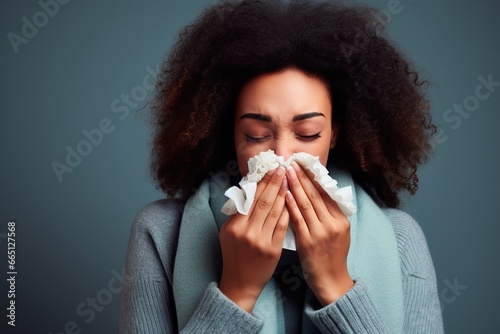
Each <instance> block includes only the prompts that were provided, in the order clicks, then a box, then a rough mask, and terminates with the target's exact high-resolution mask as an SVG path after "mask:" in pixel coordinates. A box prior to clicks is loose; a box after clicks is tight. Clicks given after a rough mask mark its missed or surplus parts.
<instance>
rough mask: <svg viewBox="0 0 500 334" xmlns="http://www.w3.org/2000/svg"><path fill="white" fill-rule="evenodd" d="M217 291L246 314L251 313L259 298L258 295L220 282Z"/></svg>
mask: <svg viewBox="0 0 500 334" xmlns="http://www.w3.org/2000/svg"><path fill="white" fill-rule="evenodd" d="M219 290H220V291H221V292H222V293H223V294H224V295H225V296H226V297H227V298H228V299H230V300H231V301H232V302H233V303H235V304H236V305H238V306H239V307H240V308H242V309H243V310H245V311H247V312H248V313H252V310H253V308H254V306H255V303H256V302H257V298H258V297H259V294H258V293H250V292H247V291H245V290H244V289H240V288H234V287H232V286H229V285H227V284H225V283H224V282H223V281H222V280H221V282H220V283H219Z"/></svg>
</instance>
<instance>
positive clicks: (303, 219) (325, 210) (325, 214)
mask: <svg viewBox="0 0 500 334" xmlns="http://www.w3.org/2000/svg"><path fill="white" fill-rule="evenodd" d="M287 180H288V186H289V188H290V191H291V192H288V193H287V195H286V206H287V208H288V211H289V213H290V217H291V219H292V223H293V226H294V229H295V235H296V244H297V251H298V253H299V258H300V263H301V267H302V272H303V274H304V278H305V280H306V282H307V284H308V285H309V287H310V288H311V290H312V291H313V292H314V294H315V296H316V298H318V300H319V301H320V303H321V304H322V305H323V306H326V305H328V304H330V303H332V302H334V301H335V300H337V299H338V298H340V297H341V296H342V295H343V294H345V293H346V292H347V291H348V290H349V289H350V288H352V286H353V285H354V282H353V280H352V279H351V277H350V275H349V272H348V270H347V254H348V252H349V245H350V243H351V239H350V223H349V221H348V220H347V217H346V216H345V215H344V214H343V213H342V211H341V210H340V209H339V207H338V205H337V203H336V202H335V201H334V200H332V199H331V198H330V196H329V195H328V194H327V193H326V192H325V191H324V190H323V188H322V187H321V186H320V185H319V184H317V182H315V181H314V179H313V178H312V174H311V175H308V174H306V172H305V171H304V170H303V169H302V168H301V167H300V166H299V165H298V164H297V163H296V162H294V163H292V167H290V168H289V169H288V170H287Z"/></svg>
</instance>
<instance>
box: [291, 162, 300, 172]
mask: <svg viewBox="0 0 500 334" xmlns="http://www.w3.org/2000/svg"><path fill="white" fill-rule="evenodd" d="M292 166H293V168H294V169H295V170H296V171H297V172H298V171H299V170H300V167H299V164H298V163H296V162H295V161H294V162H292Z"/></svg>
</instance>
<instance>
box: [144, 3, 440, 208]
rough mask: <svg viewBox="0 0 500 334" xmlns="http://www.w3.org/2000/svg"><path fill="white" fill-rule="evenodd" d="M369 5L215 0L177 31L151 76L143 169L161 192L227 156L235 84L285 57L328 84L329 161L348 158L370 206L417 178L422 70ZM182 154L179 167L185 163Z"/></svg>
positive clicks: (423, 136)
mask: <svg viewBox="0 0 500 334" xmlns="http://www.w3.org/2000/svg"><path fill="white" fill-rule="evenodd" d="M380 17H381V16H380V15H379V12H378V11H376V10H374V9H371V8H367V7H359V6H350V5H345V4H340V3H335V2H327V3H326V2H325V3H318V2H313V1H293V0H292V1H287V2H284V1H278V0H276V1H273V0H269V1H248V0H239V1H229V2H228V1H225V2H218V3H216V4H214V5H212V6H210V7H208V8H206V9H205V10H204V11H203V12H202V13H201V15H200V16H199V17H198V18H197V19H196V20H195V21H194V22H193V24H191V25H188V26H187V27H186V28H185V30H184V31H183V32H182V33H181V34H180V38H179V40H178V42H177V43H176V44H175V45H174V47H173V49H172V51H171V53H170V55H169V57H168V58H167V60H166V61H165V63H164V65H163V68H162V70H161V73H160V74H159V76H158V82H157V95H156V98H155V101H154V105H153V112H154V115H153V117H154V118H153V125H154V129H155V132H154V140H153V149H152V161H151V169H152V174H153V175H154V178H155V181H156V183H157V187H159V188H161V189H162V190H163V191H164V192H165V193H166V194H167V195H168V196H179V197H182V198H184V199H185V198H187V197H188V196H190V194H191V193H192V192H193V190H194V189H196V187H198V186H199V185H200V184H201V182H202V181H203V179H205V178H206V177H208V175H209V173H210V172H216V171H218V170H223V169H224V167H225V166H226V164H227V163H228V162H229V161H234V160H236V153H235V148H234V143H233V121H234V115H233V114H234V108H235V102H236V99H237V96H238V94H239V91H240V89H241V87H242V86H243V85H244V83H245V82H247V81H248V80H250V79H252V78H255V77H257V76H259V75H261V74H265V73H271V72H277V71H280V70H283V69H286V68H290V67H295V68H298V69H300V70H302V71H303V72H304V73H307V74H309V75H312V76H315V77H317V78H320V79H321V80H323V81H324V82H325V83H327V85H328V86H329V87H328V88H329V91H330V95H331V100H332V105H333V106H334V108H333V109H334V112H333V118H334V122H338V123H339V124H340V126H341V133H340V134H339V138H338V141H337V144H336V146H335V148H334V149H333V150H332V151H331V152H330V154H329V163H330V162H335V164H336V165H340V167H344V168H347V169H348V170H349V171H350V172H351V174H352V176H353V179H354V180H355V181H356V182H357V183H358V184H360V185H361V186H362V187H363V188H364V189H365V190H366V191H367V192H368V193H369V194H370V195H371V196H372V197H373V198H374V199H375V200H376V201H377V203H379V205H381V206H385V207H398V206H399V205H400V195H401V191H402V190H406V191H408V192H409V193H410V194H414V193H415V192H416V190H417V188H418V177H417V175H416V171H417V167H418V166H419V165H421V164H422V163H424V162H426V161H427V159H428V158H429V156H430V155H431V153H432V145H431V140H432V135H433V134H434V133H436V127H435V126H434V125H433V124H432V123H431V116H430V113H429V103H428V101H427V99H426V97H425V95H424V93H423V88H424V87H425V86H426V82H425V81H422V80H420V79H419V76H418V74H417V73H416V72H415V70H414V69H413V68H412V65H411V64H410V63H409V61H408V60H407V59H406V58H405V57H404V55H403V54H402V53H401V52H400V51H399V50H398V49H397V47H396V46H395V45H393V43H391V42H390V41H389V40H388V39H387V38H386V37H385V36H384V35H383V28H384V25H383V22H381V20H380ZM186 165H187V166H188V167H186Z"/></svg>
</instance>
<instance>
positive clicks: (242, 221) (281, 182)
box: [219, 167, 289, 313]
mask: <svg viewBox="0 0 500 334" xmlns="http://www.w3.org/2000/svg"><path fill="white" fill-rule="evenodd" d="M287 190H288V185H287V180H286V177H285V169H284V168H283V167H278V168H276V169H275V170H274V171H270V172H268V173H267V174H266V175H265V176H264V178H263V179H262V180H261V182H259V184H258V185H257V190H256V193H255V200H254V202H253V204H252V207H251V208H250V212H249V213H248V215H242V214H239V213H236V214H235V215H233V216H231V217H230V218H229V219H228V220H227V221H226V222H225V223H224V225H222V228H221V230H220V233H219V237H220V244H221V250H222V276H221V279H220V282H219V289H220V290H221V291H222V293H224V294H225V295H226V296H227V297H228V298H229V299H231V300H232V301H233V302H235V303H236V304H237V305H238V306H240V307H241V308H243V309H244V310H246V311H247V312H249V313H251V312H252V310H253V307H254V306H255V302H256V301H257V298H258V297H259V295H260V293H261V292H262V289H263V288H264V286H265V285H266V283H267V282H268V281H269V280H270V279H271V277H272V274H273V272H274V270H275V268H276V265H277V264H278V261H279V258H280V256H281V250H282V247H283V240H284V239H285V234H286V230H287V228H288V223H289V214H288V210H287V209H286V207H285V196H286V192H287Z"/></svg>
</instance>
